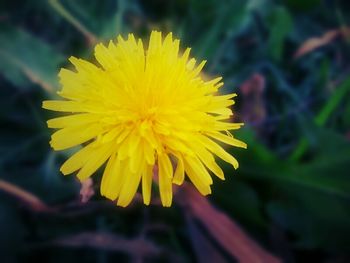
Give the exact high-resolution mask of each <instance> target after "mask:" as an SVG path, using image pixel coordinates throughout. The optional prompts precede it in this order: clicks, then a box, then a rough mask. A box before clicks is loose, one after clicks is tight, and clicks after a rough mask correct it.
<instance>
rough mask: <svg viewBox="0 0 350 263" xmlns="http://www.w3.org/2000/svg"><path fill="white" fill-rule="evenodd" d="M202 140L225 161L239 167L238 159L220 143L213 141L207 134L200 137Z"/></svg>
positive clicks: (204, 144)
mask: <svg viewBox="0 0 350 263" xmlns="http://www.w3.org/2000/svg"><path fill="white" fill-rule="evenodd" d="M199 139H200V142H201V143H202V144H203V146H205V147H206V148H207V149H208V150H209V151H211V152H212V153H214V154H215V155H217V156H218V157H220V158H221V159H223V160H224V161H225V162H228V163H230V164H231V165H232V166H233V167H234V168H235V169H237V168H238V162H237V160H236V159H235V158H234V157H233V156H232V155H231V154H229V153H228V152H226V151H225V150H224V149H223V148H222V147H221V146H220V145H218V144H217V143H215V142H213V141H212V140H210V139H209V138H208V137H206V136H200V137H199Z"/></svg>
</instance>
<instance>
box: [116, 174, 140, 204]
mask: <svg viewBox="0 0 350 263" xmlns="http://www.w3.org/2000/svg"><path fill="white" fill-rule="evenodd" d="M141 175H142V173H141V171H138V172H137V173H133V172H132V171H130V169H127V168H126V171H125V174H124V176H125V181H124V184H123V186H122V189H121V191H120V194H119V197H118V201H117V205H119V206H122V207H126V206H127V205H128V204H130V202H131V200H132V198H133V197H134V196H135V193H136V191H137V188H138V186H139V184H140V180H141Z"/></svg>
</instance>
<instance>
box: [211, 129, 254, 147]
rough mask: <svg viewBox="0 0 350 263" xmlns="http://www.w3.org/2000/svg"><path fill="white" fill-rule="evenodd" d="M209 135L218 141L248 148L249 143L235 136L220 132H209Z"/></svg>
mask: <svg viewBox="0 0 350 263" xmlns="http://www.w3.org/2000/svg"><path fill="white" fill-rule="evenodd" d="M208 135H209V136H210V137H212V138H214V139H216V140H218V141H221V142H223V143H226V144H229V145H232V146H236V147H240V148H244V149H246V148H247V144H245V143H244V142H242V141H240V140H237V139H235V138H233V136H227V135H225V134H222V133H220V132H215V133H213V132H209V133H208Z"/></svg>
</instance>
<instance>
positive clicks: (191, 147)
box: [43, 31, 246, 206]
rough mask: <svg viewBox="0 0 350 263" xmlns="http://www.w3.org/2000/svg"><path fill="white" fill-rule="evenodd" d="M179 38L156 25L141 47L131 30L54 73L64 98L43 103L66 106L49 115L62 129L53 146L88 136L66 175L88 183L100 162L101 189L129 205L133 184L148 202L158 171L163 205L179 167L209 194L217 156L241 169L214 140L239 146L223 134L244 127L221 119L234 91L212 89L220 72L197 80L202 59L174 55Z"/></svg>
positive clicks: (227, 112) (65, 167)
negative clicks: (92, 57)
mask: <svg viewBox="0 0 350 263" xmlns="http://www.w3.org/2000/svg"><path fill="white" fill-rule="evenodd" d="M179 44H180V41H179V40H178V39H174V40H173V38H172V34H171V33H170V34H168V35H167V36H166V37H165V38H164V40H162V36H161V33H160V32H156V31H153V32H152V34H151V37H150V40H149V45H148V50H147V51H145V50H144V47H143V44H142V41H141V40H140V39H139V40H137V41H136V40H135V38H134V36H133V35H132V34H130V35H129V36H128V39H127V40H124V39H123V38H122V37H120V36H119V37H118V40H117V43H114V42H112V41H111V42H110V43H109V45H108V46H107V47H106V46H104V45H103V44H99V45H97V46H96V48H95V57H96V60H97V61H98V63H99V64H100V66H96V65H94V64H92V63H90V62H87V61H85V60H82V59H77V58H74V57H71V58H70V61H71V63H72V64H73V65H74V66H75V68H76V72H73V71H70V70H67V69H64V68H62V69H61V71H60V74H59V76H60V80H61V84H62V90H61V91H60V92H59V93H58V94H59V95H60V96H61V97H63V98H64V99H65V100H51V101H44V102H43V108H45V109H49V110H54V111H60V112H66V113H69V114H67V115H65V116H64V117H59V118H55V119H51V120H49V121H48V126H49V127H50V128H57V129H59V130H58V131H56V132H55V133H54V134H53V135H52V140H51V142H50V144H51V146H52V147H53V149H55V150H64V149H67V148H71V147H73V146H77V145H80V144H82V143H86V145H84V146H83V148H81V149H80V150H78V151H77V152H76V153H75V154H74V155H73V156H71V157H70V158H69V159H68V160H67V161H66V162H65V163H64V164H63V165H62V167H61V171H62V173H63V174H65V175H66V174H70V173H73V172H76V171H78V173H77V177H78V178H79V179H80V180H85V179H87V178H88V177H89V176H91V175H92V174H93V173H94V172H95V171H96V170H97V169H98V168H99V167H101V166H102V165H103V164H104V163H105V162H106V161H107V165H106V167H105V170H104V173H103V178H102V182H101V194H102V195H104V196H105V197H107V198H109V199H111V200H117V204H118V205H120V206H127V205H128V204H129V203H130V202H131V200H132V198H133V197H134V195H135V193H136V191H137V189H138V186H139V184H140V181H142V193H143V201H144V203H145V204H146V205H148V204H149V203H150V199H151V186H152V179H153V178H154V174H158V183H159V191H160V197H161V201H162V203H163V205H164V206H170V205H171V202H172V195H173V194H172V183H174V184H178V185H180V184H182V182H183V181H184V177H185V174H186V175H187V176H188V177H189V179H190V180H191V181H192V183H193V184H194V185H195V186H196V187H197V189H198V190H199V192H200V193H202V194H203V195H207V194H210V193H211V189H210V185H211V184H212V182H213V181H212V178H211V175H210V174H209V171H210V172H212V173H213V174H215V175H216V176H218V177H219V178H221V179H224V173H223V171H222V170H221V168H220V167H219V166H218V165H217V163H216V161H215V157H216V156H217V157H219V158H221V159H223V160H224V161H226V162H228V163H230V164H232V166H233V167H234V168H237V167H238V162H237V160H236V159H235V158H234V157H232V156H231V155H230V154H229V153H227V152H226V151H225V150H224V149H223V148H222V147H221V146H220V145H219V144H218V142H219V141H220V142H223V143H226V144H229V145H233V146H237V147H243V148H246V144H245V143H243V142H241V141H239V140H237V139H235V138H234V137H233V136H232V134H231V133H229V130H235V129H239V128H240V127H241V126H242V124H241V123H230V122H228V121H227V120H229V118H230V116H231V115H232V111H231V110H230V109H229V108H228V107H229V106H231V105H233V104H234V101H233V100H232V98H233V97H235V96H236V95H235V94H229V95H221V96H219V95H217V91H218V89H219V88H220V87H221V86H222V85H223V83H222V82H221V78H216V79H213V80H210V81H205V80H203V79H202V77H201V76H200V72H201V70H202V68H203V66H204V64H205V61H203V62H201V63H199V64H198V65H196V60H195V59H193V58H190V57H189V55H190V49H189V48H187V49H186V50H185V52H184V53H183V54H180V53H179ZM225 120H226V121H225Z"/></svg>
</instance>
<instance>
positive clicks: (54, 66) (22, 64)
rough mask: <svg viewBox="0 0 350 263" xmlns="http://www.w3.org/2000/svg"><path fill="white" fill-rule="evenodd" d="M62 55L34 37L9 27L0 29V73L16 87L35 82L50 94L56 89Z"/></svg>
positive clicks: (62, 59) (62, 60)
mask: <svg viewBox="0 0 350 263" xmlns="http://www.w3.org/2000/svg"><path fill="white" fill-rule="evenodd" d="M63 62H64V58H63V56H62V55H61V54H59V53H58V52H56V51H55V50H54V49H53V48H52V47H50V46H49V45H48V44H46V43H45V42H43V41H42V40H40V39H38V38H36V37H34V36H33V35H31V34H29V33H27V32H25V31H23V30H21V29H18V28H14V27H12V26H3V25H1V28H0V70H1V73H2V74H3V75H4V76H5V77H6V78H7V79H8V80H9V81H11V82H12V83H13V84H14V85H16V86H17V87H19V88H23V87H27V86H28V84H29V83H30V82H31V83H34V84H37V85H39V86H41V87H42V88H43V89H44V90H45V91H47V92H49V93H51V92H54V91H55V90H56V86H57V72H58V69H59V67H60V65H61V64H62V63H63Z"/></svg>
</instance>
